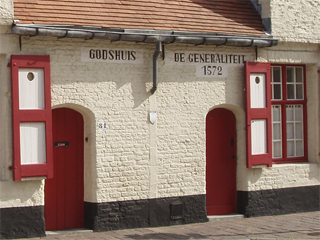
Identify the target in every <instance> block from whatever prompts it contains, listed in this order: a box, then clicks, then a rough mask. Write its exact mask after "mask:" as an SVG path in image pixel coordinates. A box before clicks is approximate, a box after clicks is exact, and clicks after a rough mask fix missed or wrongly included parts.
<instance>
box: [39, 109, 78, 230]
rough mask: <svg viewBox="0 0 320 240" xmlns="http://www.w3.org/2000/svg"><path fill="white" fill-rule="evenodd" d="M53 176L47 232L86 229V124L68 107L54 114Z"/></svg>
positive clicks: (48, 191) (47, 192) (47, 203)
mask: <svg viewBox="0 0 320 240" xmlns="http://www.w3.org/2000/svg"><path fill="white" fill-rule="evenodd" d="M52 128H53V142H54V151H53V164H54V177H53V178H52V179H48V180H46V183H45V220H46V230H64V229H73V228H83V226H84V197H83V195H84V173H83V171H84V154H83V152H84V150H83V149H84V123H83V117H82V115H81V114H80V113H79V112H77V111H75V110H72V109H69V108H57V109H54V110H53V111H52Z"/></svg>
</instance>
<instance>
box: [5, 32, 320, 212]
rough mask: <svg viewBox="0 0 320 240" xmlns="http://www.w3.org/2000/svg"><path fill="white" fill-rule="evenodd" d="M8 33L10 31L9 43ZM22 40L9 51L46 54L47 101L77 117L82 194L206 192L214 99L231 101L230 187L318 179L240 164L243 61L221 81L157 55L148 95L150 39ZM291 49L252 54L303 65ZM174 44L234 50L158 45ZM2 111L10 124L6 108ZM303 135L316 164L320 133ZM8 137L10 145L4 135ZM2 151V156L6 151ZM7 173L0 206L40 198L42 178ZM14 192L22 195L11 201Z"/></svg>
mask: <svg viewBox="0 0 320 240" xmlns="http://www.w3.org/2000/svg"><path fill="white" fill-rule="evenodd" d="M16 38H17V37H14V36H13V37H12V42H13V43H14V42H15V40H16ZM22 43H23V45H22V51H21V52H19V51H18V50H16V51H13V52H14V53H18V54H49V55H50V56H51V75H52V104H53V106H54V107H61V106H65V107H71V108H74V109H76V110H78V111H79V112H81V113H82V114H83V115H84V119H85V125H86V129H85V137H88V139H89V141H88V142H87V143H85V200H86V201H94V202H95V201H96V202H106V201H119V200H132V199H146V198H154V197H169V196H180V195H192V194H204V193H205V174H206V173H205V117H206V114H207V113H208V111H210V110H211V109H212V108H214V107H217V106H223V107H226V108H229V109H230V110H232V111H233V112H234V113H235V115H236V117H237V133H238V170H237V188H238V190H260V189H271V188H282V187H293V186H304V185H315V184H319V165H318V164H308V163H307V164H289V165H284V164H281V165H275V166H274V167H272V168H263V169H247V168H246V167H245V163H246V160H245V124H244V121H245V114H244V109H243V107H244V96H243V88H244V85H243V67H235V68H230V69H229V75H228V77H227V78H225V79H216V80H210V79H207V78H198V77H196V76H195V67H194V66H192V65H170V64H165V62H164V61H163V60H162V59H161V58H159V74H158V75H159V85H158V90H157V91H156V93H155V94H154V95H153V96H151V95H150V93H149V92H148V91H149V89H150V88H151V86H152V55H153V52H154V49H155V46H153V45H142V44H126V43H120V42H119V43H112V44H110V43H108V42H106V41H96V40H93V41H83V40H70V39H61V40H56V39H51V38H46V39H44V38H38V37H34V38H29V39H28V38H23V41H22ZM289 46H290V45H283V46H282V48H278V49H277V50H279V52H280V53H281V54H280V53H279V54H278V52H277V51H274V52H272V53H274V54H272V55H270V51H273V50H270V51H269V49H266V50H261V51H260V52H259V54H261V59H262V60H263V61H270V60H272V61H273V62H277V60H278V62H284V60H283V59H287V60H286V61H289V60H290V61H293V62H297V61H300V62H301V58H300V60H299V56H300V55H299V56H296V55H292V53H291V52H286V51H281V49H287V48H288V47H289ZM307 46H309V45H307ZM81 47H101V48H122V47H123V48H132V49H141V50H143V52H144V59H145V61H144V64H140V65H128V64H118V65H117V64H106V63H97V62H95V63H83V62H81ZM290 49H292V50H294V48H290ZM303 49H305V48H303ZM179 50H181V51H208V52H221V53H234V48H224V47H219V48H215V47H203V46H198V47H190V46H188V47H187V46H181V45H179V46H174V45H168V46H166V48H165V51H166V54H167V56H169V54H170V52H172V51H179ZM236 51H237V52H240V53H242V54H244V55H246V56H247V60H250V61H253V60H254V53H255V51H254V49H250V48H243V49H236ZM306 53H307V54H309V52H308V51H306ZM277 54H278V55H277ZM310 54H311V55H310V56H313V55H312V53H310ZM270 56H272V57H270ZM278 56H281V58H278ZM285 56H288V58H286V57H285ZM303 60H306V59H303ZM308 62H317V59H315V58H313V59H310V58H309V59H308ZM315 66H316V65H312V64H311V65H308V68H307V69H308V72H309V73H308V74H310V76H311V77H313V75H314V74H316V72H315V69H314V68H315ZM6 71H9V70H8V69H6ZM1 81H2V82H3V81H5V79H4V78H1ZM317 84H318V83H317V81H313V80H308V91H309V92H310V94H309V95H308V97H309V99H311V101H310V104H309V107H310V108H311V109H309V112H312V111H313V110H315V109H317V103H316V102H315V100H317V99H318V97H317V96H316V93H315V92H313V89H317ZM4 105H6V106H7V105H8V103H6V104H4ZM7 109H8V107H7ZM150 111H156V112H157V116H158V118H157V122H156V123H155V124H154V125H152V124H150V123H149V121H148V116H149V112H150ZM1 118H2V119H4V120H5V122H7V124H8V126H9V125H10V121H11V120H9V119H10V117H9V116H8V115H6V116H3V115H2V116H1ZM100 120H104V121H106V123H107V128H106V131H99V129H98V128H97V122H98V121H100ZM318 120H319V119H318V118H317V117H313V115H311V114H310V117H309V125H310V126H315V122H316V121H318ZM309 132H310V133H309V134H310V135H311V136H309V139H310V140H311V141H309V147H310V149H311V150H310V151H311V152H312V154H310V161H311V162H317V161H318V159H317V155H316V154H315V152H316V151H318V150H319V147H318V146H316V145H317V144H313V143H312V142H314V141H313V140H314V139H319V134H317V133H314V131H313V130H312V129H310V131H309ZM318 132H319V131H318ZM7 134H9V132H8V133H7ZM7 140H8V142H7V143H6V144H7V145H8V147H9V148H10V146H11V143H10V142H9V140H10V137H9V136H8V135H7ZM7 157H8V158H9V159H10V158H11V156H10V154H9V155H8V156H7ZM8 162H10V160H8ZM5 172H6V174H5V175H7V176H8V177H7V180H8V181H6V182H1V183H0V186H1V188H2V189H3V190H4V191H8V190H9V189H15V191H11V193H10V194H9V195H6V197H3V196H1V197H0V198H1V205H0V206H2V207H6V206H13V205H15V206H18V205H19V206H20V205H41V204H43V182H41V181H30V182H21V183H19V182H18V183H16V182H12V181H11V173H10V172H9V171H8V170H5ZM19 198H20V199H24V200H17V199H19Z"/></svg>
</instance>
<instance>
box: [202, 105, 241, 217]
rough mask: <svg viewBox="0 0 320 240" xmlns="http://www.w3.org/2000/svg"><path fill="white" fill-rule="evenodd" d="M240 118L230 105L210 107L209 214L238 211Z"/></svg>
mask: <svg viewBox="0 0 320 240" xmlns="http://www.w3.org/2000/svg"><path fill="white" fill-rule="evenodd" d="M236 147H237V146H236V119H235V116H234V114H233V113H232V112H231V111H229V110H226V109H222V108H217V109H214V110H212V111H210V112H209V113H208V115H207V119H206V148H207V150H206V154H207V156H206V157H207V162H206V163H207V166H206V190H207V195H206V207H207V214H208V215H224V214H231V213H235V212H236V205H237V195H236V167H237V160H236Z"/></svg>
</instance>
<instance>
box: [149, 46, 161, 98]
mask: <svg viewBox="0 0 320 240" xmlns="http://www.w3.org/2000/svg"><path fill="white" fill-rule="evenodd" d="M161 52H162V43H161V41H159V42H157V45H156V51H155V52H154V54H153V86H152V88H151V90H150V92H151V93H152V94H154V93H155V91H156V90H157V88H158V57H159V55H160V53H161Z"/></svg>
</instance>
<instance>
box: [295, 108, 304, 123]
mask: <svg viewBox="0 0 320 240" xmlns="http://www.w3.org/2000/svg"><path fill="white" fill-rule="evenodd" d="M302 109H303V108H302V105H295V109H294V117H295V120H296V121H300V122H301V121H302V117H303V111H302Z"/></svg>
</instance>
